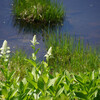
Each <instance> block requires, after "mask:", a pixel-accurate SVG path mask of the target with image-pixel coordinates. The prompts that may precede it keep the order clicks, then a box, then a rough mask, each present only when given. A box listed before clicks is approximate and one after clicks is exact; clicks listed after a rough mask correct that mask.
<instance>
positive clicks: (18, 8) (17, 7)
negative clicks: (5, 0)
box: [13, 0, 64, 24]
mask: <svg viewBox="0 0 100 100" xmlns="http://www.w3.org/2000/svg"><path fill="white" fill-rule="evenodd" d="M13 12H14V14H15V16H16V18H17V19H20V20H24V21H26V22H28V23H32V22H40V23H42V22H43V23H45V24H47V23H57V22H61V21H62V19H63V17H64V9H63V7H62V5H61V4H58V3H57V1H51V0H14V6H13Z"/></svg>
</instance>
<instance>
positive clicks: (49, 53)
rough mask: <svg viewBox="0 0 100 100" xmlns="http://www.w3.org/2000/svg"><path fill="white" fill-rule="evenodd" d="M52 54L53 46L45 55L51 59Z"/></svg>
mask: <svg viewBox="0 0 100 100" xmlns="http://www.w3.org/2000/svg"><path fill="white" fill-rule="evenodd" d="M51 55H52V47H50V48H49V50H48V52H47V54H46V55H45V57H46V59H47V61H48V60H49V58H50V57H51Z"/></svg>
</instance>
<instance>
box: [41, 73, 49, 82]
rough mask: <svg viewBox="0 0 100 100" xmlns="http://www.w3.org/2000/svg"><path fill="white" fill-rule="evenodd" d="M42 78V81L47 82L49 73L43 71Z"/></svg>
mask: <svg viewBox="0 0 100 100" xmlns="http://www.w3.org/2000/svg"><path fill="white" fill-rule="evenodd" d="M42 78H43V80H44V82H45V83H47V82H48V79H49V75H48V74H46V73H45V74H43V75H42Z"/></svg>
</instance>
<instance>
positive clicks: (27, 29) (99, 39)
mask: <svg viewBox="0 0 100 100" xmlns="http://www.w3.org/2000/svg"><path fill="white" fill-rule="evenodd" d="M59 1H61V0H59ZM11 4H12V0H0V47H1V45H2V43H3V40H7V41H8V44H9V46H10V47H12V48H11V49H12V50H14V49H15V48H20V47H21V48H23V49H24V50H26V51H27V52H29V53H30V52H33V51H32V49H31V48H30V45H31V44H30V40H31V39H32V37H33V35H34V34H36V35H37V40H38V41H39V42H40V44H39V45H37V48H38V47H40V50H41V51H40V53H39V54H40V57H41V56H42V55H44V54H45V52H46V51H45V44H44V43H43V41H42V40H43V37H42V31H43V30H47V31H48V30H50V29H52V30H55V29H56V27H55V26H52V27H51V28H50V29H49V28H48V27H50V25H47V27H44V25H40V24H37V25H34V24H33V25H30V24H26V23H21V22H20V21H17V20H15V19H14V17H13V14H12V6H11ZM63 4H64V7H65V10H66V17H65V20H64V22H63V26H60V27H59V30H60V32H68V33H70V34H72V35H73V34H74V35H75V36H76V37H81V38H84V40H85V41H89V43H90V44H92V45H93V46H96V45H100V0H63ZM57 27H58V26H57Z"/></svg>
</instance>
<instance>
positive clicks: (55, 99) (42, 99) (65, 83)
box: [0, 38, 100, 100]
mask: <svg viewBox="0 0 100 100" xmlns="http://www.w3.org/2000/svg"><path fill="white" fill-rule="evenodd" d="M34 39H35V40H36V38H34ZM4 44H5V45H4ZM4 44H3V47H7V41H4ZM32 47H34V48H35V45H34V44H33V45H32ZM5 50H6V49H5ZM34 50H35V49H34ZM35 51H37V50H35ZM51 51H52V47H50V49H49V50H48V52H47V54H48V55H49V56H51V55H52V52H51ZM5 54H6V53H5ZM47 54H46V55H47ZM32 56H33V55H32ZM50 59H51V58H50ZM25 62H29V63H30V64H31V65H32V70H28V69H26V71H27V73H26V75H24V77H23V78H22V79H21V80H20V79H19V78H20V75H19V74H17V77H15V76H14V75H15V73H16V70H14V71H11V70H10V69H9V68H10V66H11V65H9V64H10V60H8V63H7V62H5V61H3V63H2V64H3V66H4V65H6V68H7V69H6V70H5V69H3V68H0V71H1V72H2V74H3V75H2V77H3V76H5V80H0V99H1V100H4V99H6V100H15V99H16V100H31V99H32V100H47V99H48V100H75V99H76V100H78V99H83V100H98V98H100V69H98V70H96V71H95V70H94V71H92V72H85V73H79V74H74V73H69V72H68V71H67V70H65V71H62V72H61V73H57V72H56V73H54V74H50V67H49V66H48V59H47V60H46V61H42V62H37V61H36V60H34V59H27V58H25ZM4 63H6V64H4ZM2 64H1V65H2ZM13 67H15V66H13ZM5 72H6V73H5Z"/></svg>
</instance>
